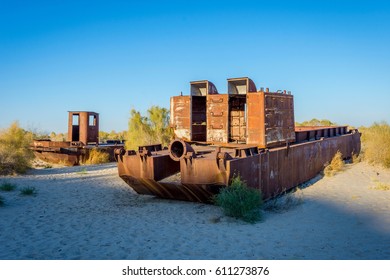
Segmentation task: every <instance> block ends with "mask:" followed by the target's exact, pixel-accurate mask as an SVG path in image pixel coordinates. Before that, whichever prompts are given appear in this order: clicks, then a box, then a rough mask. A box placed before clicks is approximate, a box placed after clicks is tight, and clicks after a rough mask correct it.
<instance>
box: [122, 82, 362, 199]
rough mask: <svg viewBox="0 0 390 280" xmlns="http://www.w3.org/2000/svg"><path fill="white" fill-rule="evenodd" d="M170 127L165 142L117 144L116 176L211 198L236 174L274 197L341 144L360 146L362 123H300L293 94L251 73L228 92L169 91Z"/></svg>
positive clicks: (354, 150) (349, 148)
mask: <svg viewBox="0 0 390 280" xmlns="http://www.w3.org/2000/svg"><path fill="white" fill-rule="evenodd" d="M171 126H172V127H173V129H174V132H175V136H176V138H177V139H176V140H173V141H172V142H171V143H170V145H169V147H168V148H167V149H163V148H162V146H161V145H160V144H158V145H149V146H141V147H139V150H138V151H133V150H127V151H126V150H125V149H123V148H122V149H117V150H116V155H115V157H116V160H117V162H118V172H119V176H120V177H121V178H122V179H123V180H124V181H125V182H126V183H127V184H129V185H130V186H131V187H132V188H133V189H134V190H135V191H136V192H137V193H140V194H149V195H155V196H158V197H162V198H168V199H179V200H189V201H197V202H209V201H210V197H211V196H212V195H214V194H216V193H218V191H219V189H220V188H223V187H226V186H227V185H228V184H229V182H230V180H231V179H232V177H233V176H236V175H238V174H239V175H240V176H241V178H242V179H243V180H244V181H246V183H247V185H248V186H249V187H252V188H256V189H260V190H261V191H262V193H263V197H264V198H265V199H269V198H272V197H274V196H276V195H278V194H280V193H282V192H283V191H285V190H288V189H291V188H293V187H295V186H297V185H299V184H301V183H303V182H305V181H308V180H310V179H311V178H313V177H315V176H316V175H317V174H318V173H319V172H320V171H321V170H322V169H323V168H324V166H325V164H326V163H328V162H330V160H331V159H332V158H333V156H334V155H335V154H336V153H337V151H340V152H341V153H342V155H343V157H344V158H349V157H352V155H353V154H356V155H357V154H359V152H360V133H359V132H358V131H357V130H348V129H347V126H328V127H295V122H294V102H293V95H291V93H290V92H286V91H278V92H270V91H269V90H268V89H263V88H261V89H260V90H257V89H256V86H255V84H254V82H253V81H252V80H251V79H249V78H236V79H228V93H227V94H219V93H218V91H217V89H216V87H215V86H214V85H213V84H212V83H211V82H210V81H196V82H191V93H190V95H188V96H182V95H180V96H174V97H172V98H171Z"/></svg>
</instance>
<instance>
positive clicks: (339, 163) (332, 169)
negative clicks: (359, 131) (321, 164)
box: [324, 151, 345, 177]
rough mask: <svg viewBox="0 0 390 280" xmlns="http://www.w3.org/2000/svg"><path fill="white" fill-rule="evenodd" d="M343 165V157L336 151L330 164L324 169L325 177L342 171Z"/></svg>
mask: <svg viewBox="0 0 390 280" xmlns="http://www.w3.org/2000/svg"><path fill="white" fill-rule="evenodd" d="M344 166H345V163H344V160H343V155H342V154H341V153H340V152H339V151H338V152H337V153H336V154H335V155H334V157H333V159H332V161H331V162H330V164H328V165H327V166H326V167H325V169H324V174H325V176H328V177H331V176H334V175H335V174H336V173H337V172H340V171H341V170H343V169H344Z"/></svg>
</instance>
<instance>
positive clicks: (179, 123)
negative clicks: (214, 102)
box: [170, 96, 191, 141]
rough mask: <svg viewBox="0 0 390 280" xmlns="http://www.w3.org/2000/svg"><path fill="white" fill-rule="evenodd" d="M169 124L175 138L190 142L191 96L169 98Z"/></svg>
mask: <svg viewBox="0 0 390 280" xmlns="http://www.w3.org/2000/svg"><path fill="white" fill-rule="evenodd" d="M170 122H171V127H173V129H174V131H175V136H176V137H177V138H181V139H185V140H187V141H190V140H191V96H174V97H171V116H170Z"/></svg>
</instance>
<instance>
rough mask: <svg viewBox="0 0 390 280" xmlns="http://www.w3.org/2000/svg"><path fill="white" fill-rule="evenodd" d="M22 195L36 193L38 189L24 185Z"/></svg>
mask: <svg viewBox="0 0 390 280" xmlns="http://www.w3.org/2000/svg"><path fill="white" fill-rule="evenodd" d="M20 194H21V195H36V194H37V191H36V189H35V188H34V187H24V188H22V189H21V190H20Z"/></svg>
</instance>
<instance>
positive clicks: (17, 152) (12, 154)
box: [0, 122, 34, 175]
mask: <svg viewBox="0 0 390 280" xmlns="http://www.w3.org/2000/svg"><path fill="white" fill-rule="evenodd" d="M32 138H33V134H32V133H30V132H27V131H25V130H23V129H22V128H20V127H19V124H18V123H17V122H14V123H12V124H11V126H10V127H9V128H8V129H6V130H3V131H0V175H9V174H14V173H24V172H26V171H27V169H28V168H30V166H31V160H32V159H33V158H34V154H33V153H32V151H31V150H30V149H29V146H30V144H31V141H32Z"/></svg>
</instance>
